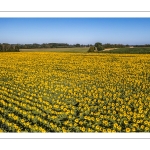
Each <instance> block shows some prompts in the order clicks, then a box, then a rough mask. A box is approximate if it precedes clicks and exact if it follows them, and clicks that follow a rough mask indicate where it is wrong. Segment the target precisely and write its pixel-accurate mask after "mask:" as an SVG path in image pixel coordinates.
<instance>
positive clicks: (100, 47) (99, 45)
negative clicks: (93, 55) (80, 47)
mask: <svg viewBox="0 0 150 150" xmlns="http://www.w3.org/2000/svg"><path fill="white" fill-rule="evenodd" d="M95 47H96V48H97V51H101V50H103V49H104V47H103V45H102V43H100V42H97V43H95Z"/></svg>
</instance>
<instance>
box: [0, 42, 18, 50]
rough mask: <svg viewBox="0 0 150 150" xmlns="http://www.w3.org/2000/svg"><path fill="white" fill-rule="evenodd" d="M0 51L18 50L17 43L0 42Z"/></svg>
mask: <svg viewBox="0 0 150 150" xmlns="http://www.w3.org/2000/svg"><path fill="white" fill-rule="evenodd" d="M0 52H19V46H18V45H17V44H8V43H3V44H0Z"/></svg>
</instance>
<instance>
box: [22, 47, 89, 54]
mask: <svg viewBox="0 0 150 150" xmlns="http://www.w3.org/2000/svg"><path fill="white" fill-rule="evenodd" d="M88 49H89V48H88V47H75V48H39V49H20V52H69V53H85V52H87V51H88Z"/></svg>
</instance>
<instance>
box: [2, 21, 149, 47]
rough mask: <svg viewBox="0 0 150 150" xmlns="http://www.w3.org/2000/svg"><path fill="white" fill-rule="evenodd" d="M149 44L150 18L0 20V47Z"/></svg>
mask: <svg viewBox="0 0 150 150" xmlns="http://www.w3.org/2000/svg"><path fill="white" fill-rule="evenodd" d="M52 42H55V43H68V44H77V43H79V44H94V43H96V42H101V43H103V44H105V43H112V44H115V43H116V44H129V45H132V44H133V45H134V44H150V18H0V43H10V44H16V43H18V44H32V43H39V44H42V43H52Z"/></svg>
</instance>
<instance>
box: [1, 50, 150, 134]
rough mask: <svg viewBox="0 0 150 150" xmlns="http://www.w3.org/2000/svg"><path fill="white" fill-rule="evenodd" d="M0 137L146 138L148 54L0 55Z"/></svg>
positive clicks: (149, 104) (149, 127)
mask: <svg viewBox="0 0 150 150" xmlns="http://www.w3.org/2000/svg"><path fill="white" fill-rule="evenodd" d="M0 132H150V54H105V53H103V54H100V53H92V54H90V53H55V52H26V53H25V52H20V53H19V52H18V53H1V54H0Z"/></svg>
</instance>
